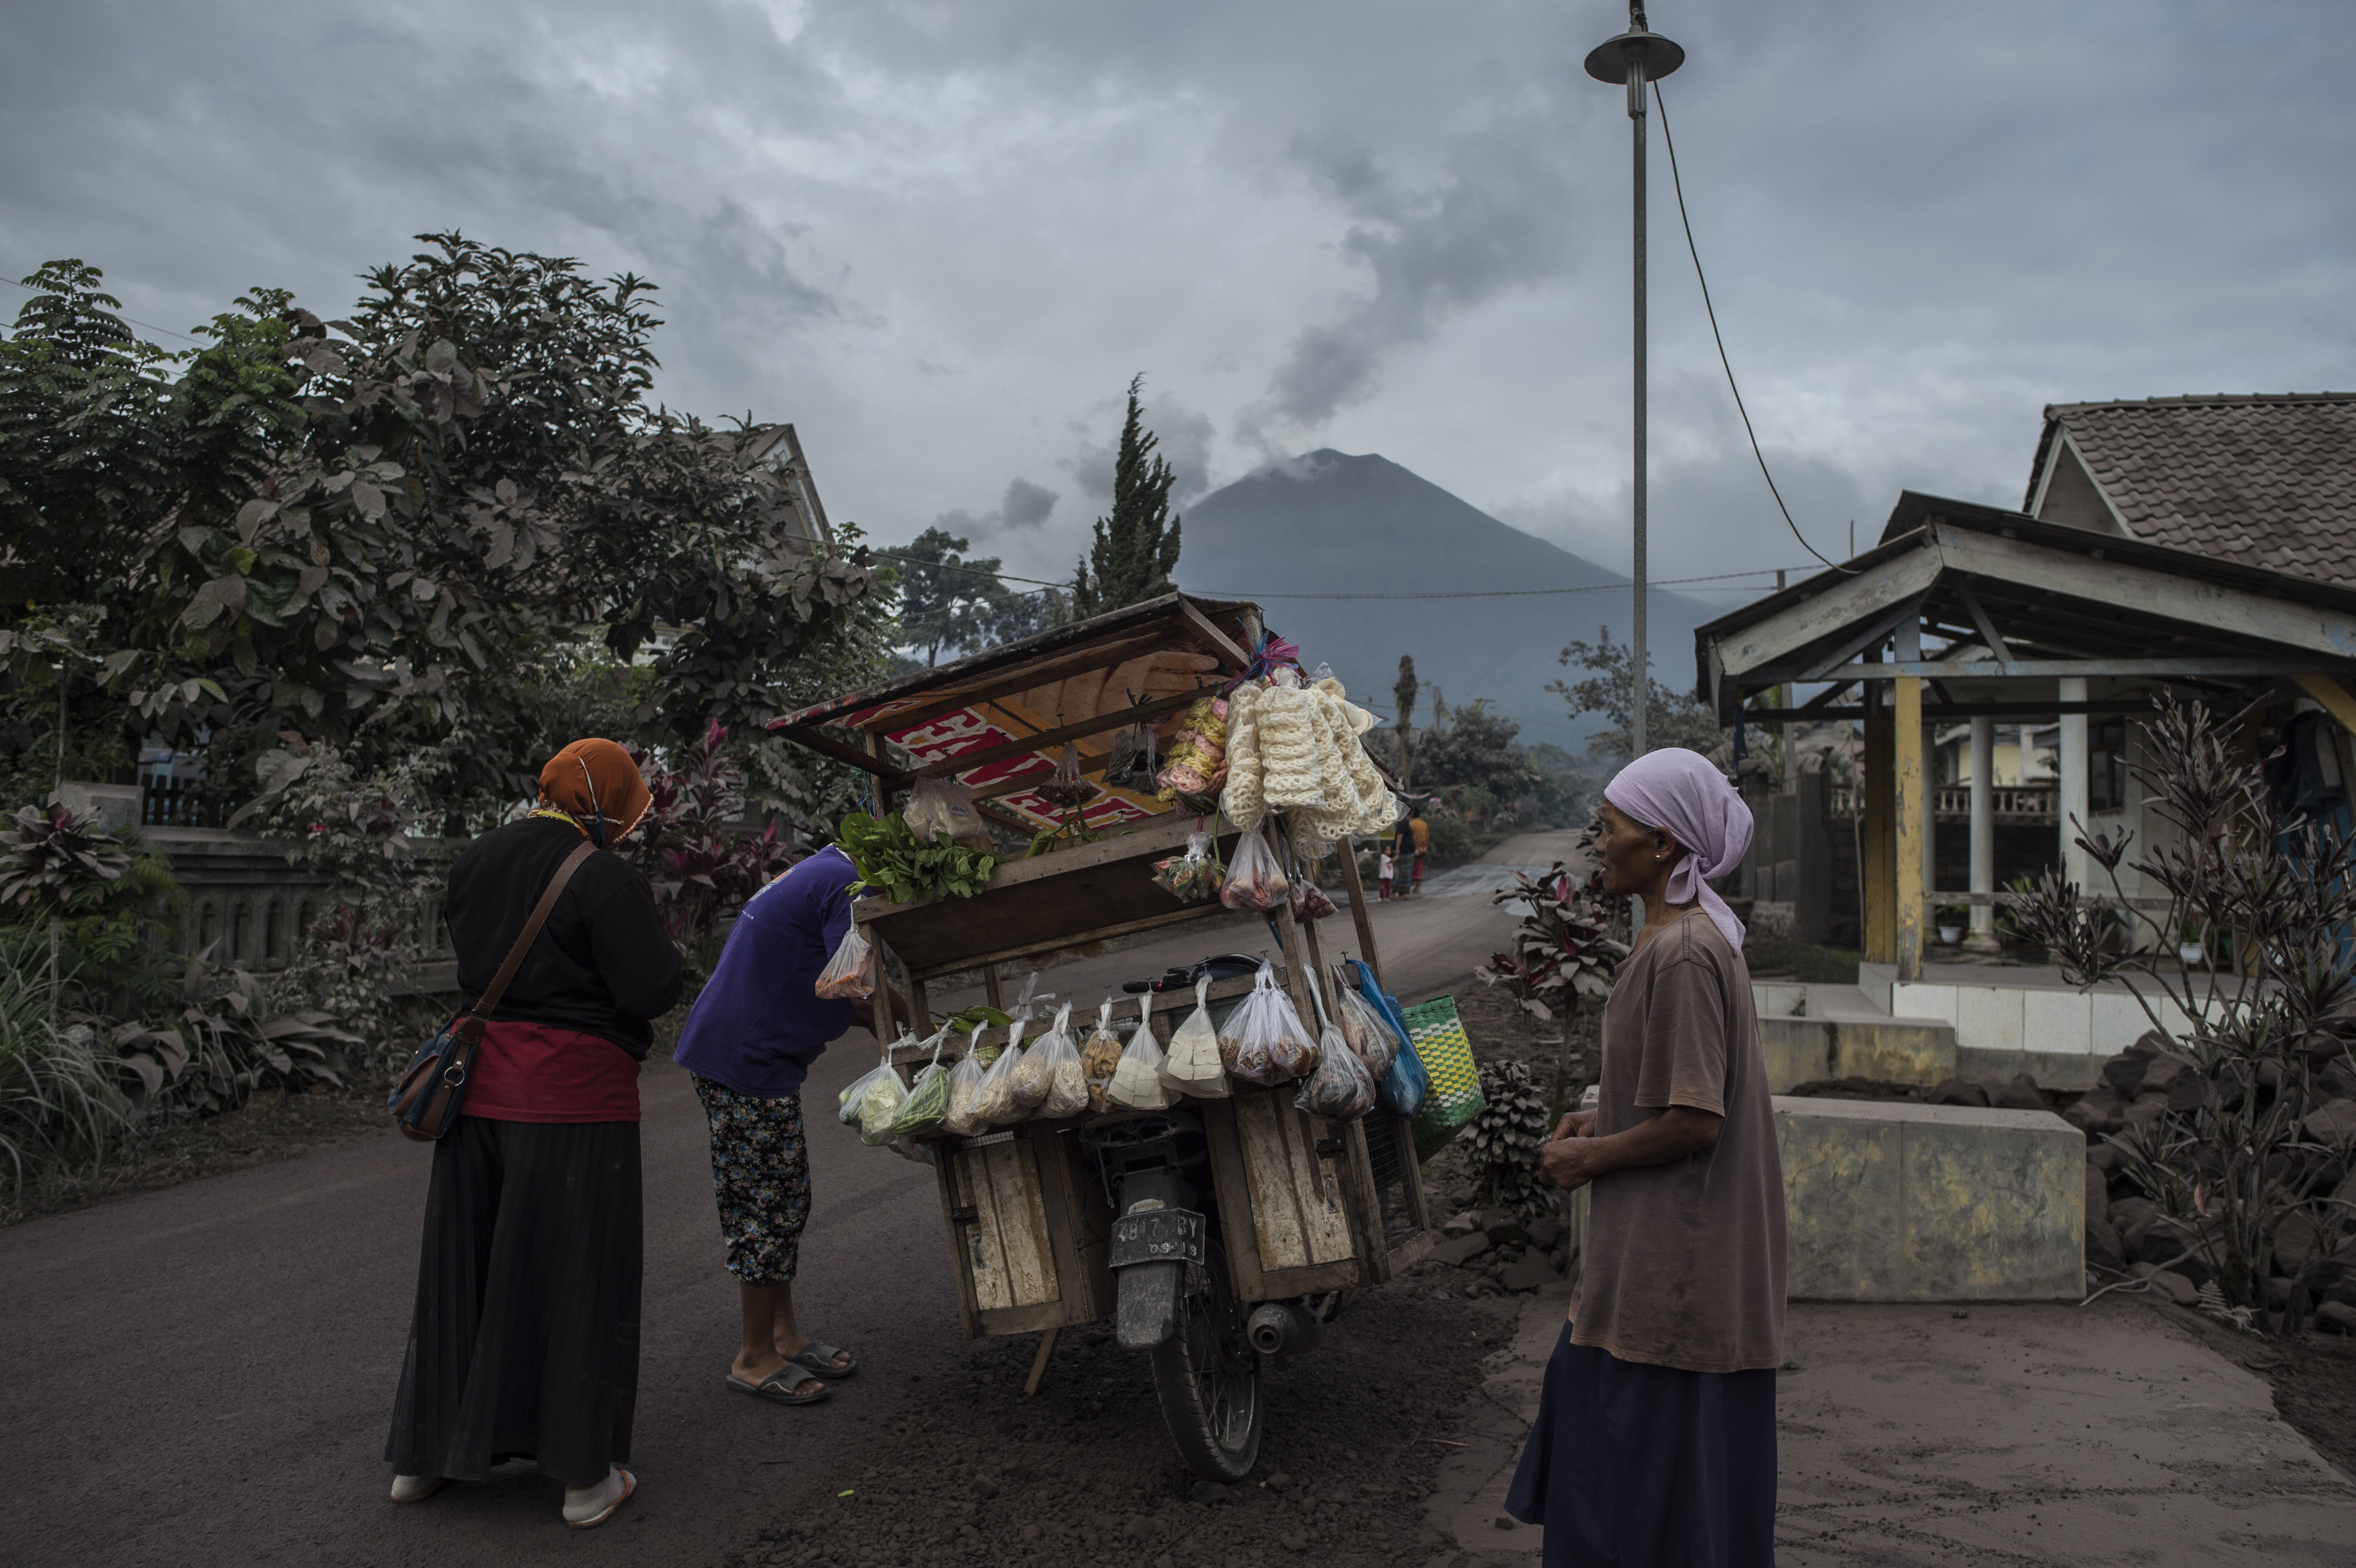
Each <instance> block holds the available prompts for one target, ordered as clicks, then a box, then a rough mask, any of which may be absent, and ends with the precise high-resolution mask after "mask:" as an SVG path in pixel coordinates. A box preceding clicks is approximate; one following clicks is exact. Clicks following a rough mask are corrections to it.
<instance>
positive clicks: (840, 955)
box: [811, 920, 875, 1001]
mask: <svg viewBox="0 0 2356 1568" xmlns="http://www.w3.org/2000/svg"><path fill="white" fill-rule="evenodd" d="M811 989H812V990H814V991H816V992H817V993H818V994H819V996H821V997H826V998H827V999H828V1000H829V1001H847V1000H849V999H851V997H872V996H873V995H874V994H875V949H874V947H873V944H870V943H869V942H868V940H867V938H866V937H864V936H862V935H861V934H860V932H859V923H858V922H857V921H855V920H854V921H852V922H851V929H850V930H849V931H846V932H844V933H842V940H841V942H838V943H836V944H834V955H833V956H832V957H830V958H829V959H828V960H827V961H826V967H825V968H823V969H821V970H819V972H818V984H817V985H815V986H813V987H811Z"/></svg>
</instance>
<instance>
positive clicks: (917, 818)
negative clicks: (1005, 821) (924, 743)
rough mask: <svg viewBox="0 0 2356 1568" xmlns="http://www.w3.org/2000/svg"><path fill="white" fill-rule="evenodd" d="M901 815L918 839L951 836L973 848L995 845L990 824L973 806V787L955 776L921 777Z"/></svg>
mask: <svg viewBox="0 0 2356 1568" xmlns="http://www.w3.org/2000/svg"><path fill="white" fill-rule="evenodd" d="M900 815H901V817H902V819H903V820H905V822H906V823H907V825H908V831H909V832H911V833H913V834H915V835H916V840H917V842H918V843H930V842H931V841H932V840H934V839H936V838H939V837H948V838H949V839H950V840H951V841H953V842H955V843H958V844H962V845H964V846H965V847H966V848H969V849H979V850H982V851H984V852H987V851H989V850H990V849H991V848H994V846H993V845H992V844H991V841H990V825H989V824H988V823H986V822H984V821H983V820H982V819H981V813H980V812H979V811H976V810H975V809H974V808H973V791H972V790H971V789H969V788H968V787H967V786H966V785H964V784H959V783H958V782H957V781H956V780H955V779H918V780H917V781H916V789H915V790H913V791H912V792H910V794H909V796H908V804H907V805H906V806H905V808H904V809H903V810H902V812H901V814H900Z"/></svg>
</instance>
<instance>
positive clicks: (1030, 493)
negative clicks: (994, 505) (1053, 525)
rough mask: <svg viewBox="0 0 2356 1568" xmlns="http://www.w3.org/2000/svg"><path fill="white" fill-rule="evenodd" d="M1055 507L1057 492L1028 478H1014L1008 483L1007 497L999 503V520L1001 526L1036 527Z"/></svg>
mask: <svg viewBox="0 0 2356 1568" xmlns="http://www.w3.org/2000/svg"><path fill="white" fill-rule="evenodd" d="M1054 510H1055V492H1054V491H1053V490H1050V489H1048V488H1047V487H1046V486H1045V485H1033V483H1031V481H1029V480H1028V479H1023V478H1020V477H1018V478H1014V479H1012V480H1009V481H1008V482H1007V485H1006V498H1005V499H1004V500H1003V501H1001V502H1000V503H999V504H998V521H999V526H1000V527H1001V528H1037V527H1038V526H1039V525H1040V524H1042V523H1044V522H1045V521H1046V520H1047V514H1048V513H1050V512H1052V511H1054Z"/></svg>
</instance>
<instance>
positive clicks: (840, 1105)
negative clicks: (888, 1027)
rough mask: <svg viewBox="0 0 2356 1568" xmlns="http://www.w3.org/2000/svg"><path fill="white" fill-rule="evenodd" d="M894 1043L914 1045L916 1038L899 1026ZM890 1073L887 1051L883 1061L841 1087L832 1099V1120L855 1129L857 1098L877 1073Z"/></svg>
mask: <svg viewBox="0 0 2356 1568" xmlns="http://www.w3.org/2000/svg"><path fill="white" fill-rule="evenodd" d="M894 1044H897V1045H914V1044H916V1036H915V1035H913V1034H911V1033H909V1032H908V1026H907V1025H906V1024H902V1025H901V1026H900V1038H899V1039H898V1040H895V1041H894ZM891 1071H892V1052H891V1051H889V1050H888V1049H887V1050H886V1051H884V1052H883V1060H882V1061H879V1062H877V1063H876V1064H875V1065H874V1066H873V1067H871V1068H869V1069H868V1070H867V1071H866V1072H862V1073H861V1074H860V1075H859V1076H858V1077H856V1078H854V1079H852V1080H851V1082H850V1083H846V1084H844V1085H843V1086H842V1092H841V1093H839V1094H837V1095H836V1096H835V1097H834V1119H835V1120H836V1121H838V1122H841V1124H842V1125H844V1126H846V1127H851V1128H853V1129H856V1128H857V1127H858V1125H859V1107H860V1098H859V1097H860V1096H861V1095H862V1094H864V1093H867V1091H868V1090H869V1089H870V1088H872V1087H873V1084H874V1080H875V1076H876V1074H877V1073H879V1072H891Z"/></svg>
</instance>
